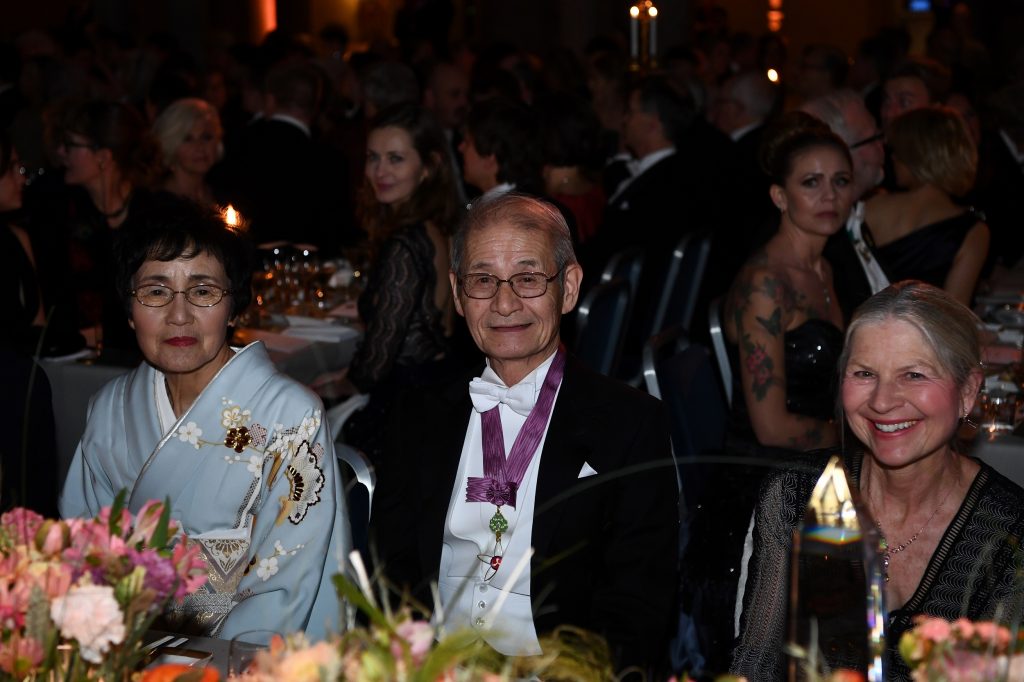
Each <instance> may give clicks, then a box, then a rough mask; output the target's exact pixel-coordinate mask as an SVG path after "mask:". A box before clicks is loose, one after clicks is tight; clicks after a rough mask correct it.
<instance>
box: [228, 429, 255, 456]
mask: <svg viewBox="0 0 1024 682" xmlns="http://www.w3.org/2000/svg"><path fill="white" fill-rule="evenodd" d="M250 443H252V436H251V435H250V434H249V429H248V428H246V427H244V426H238V427H234V428H231V429H228V433H227V435H226V436H224V445H225V446H227V447H229V448H232V449H233V450H234V451H235V452H238V453H241V452H242V451H243V450H245V448H246V447H248V445H249V444H250Z"/></svg>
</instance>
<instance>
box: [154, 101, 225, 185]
mask: <svg viewBox="0 0 1024 682" xmlns="http://www.w3.org/2000/svg"><path fill="white" fill-rule="evenodd" d="M203 119H209V120H211V121H213V123H214V125H215V126H216V128H217V135H218V137H220V136H221V135H222V134H223V130H222V128H221V125H220V115H219V114H218V113H217V109H216V107H214V106H213V105H212V104H210V103H209V102H207V101H206V100H204V99H199V98H198V97H185V98H183V99H179V100H176V101H175V102H173V103H172V104H171V105H170V106H168V107H167V108H166V109H164V110H163V111H162V112H161V113H160V115H159V116H157V118H156V120H155V121H153V135H154V136H156V139H157V142H159V143H160V151H161V155H162V156H161V158H162V160H163V164H164V167H165V168H170V167H171V163H173V161H174V156H175V154H177V153H178V147H180V146H181V143H182V142H184V141H185V138H186V137H188V134H189V133H190V132H192V126H194V125H195V124H196V121H200V120H203ZM223 151H224V150H223V148H222V147H221V144H220V142H219V141H218V144H217V158H220V156H221V154H222V153H223Z"/></svg>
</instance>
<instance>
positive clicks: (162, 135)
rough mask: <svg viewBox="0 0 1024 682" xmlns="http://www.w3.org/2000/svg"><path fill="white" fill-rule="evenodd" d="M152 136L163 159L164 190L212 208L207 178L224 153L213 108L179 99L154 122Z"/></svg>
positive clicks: (190, 98)
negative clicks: (158, 144)
mask: <svg viewBox="0 0 1024 682" xmlns="http://www.w3.org/2000/svg"><path fill="white" fill-rule="evenodd" d="M153 133H154V134H155V135H156V138H157V141H158V142H159V143H160V151H161V152H162V156H163V158H162V161H163V168H164V178H163V182H162V187H163V189H165V190H166V191H168V192H170V193H171V194H176V195H178V196H180V197H185V198H186V199H191V200H192V201H195V202H196V203H199V204H203V205H205V206H210V205H212V204H213V203H214V196H213V191H212V190H211V189H210V185H209V183H207V181H206V175H207V173H209V172H210V169H211V168H213V165H214V164H215V163H217V161H218V160H219V159H220V157H221V156H222V154H223V151H224V149H223V144H222V139H223V137H224V133H223V130H222V129H221V126H220V115H219V114H218V113H217V110H216V109H215V108H214V107H213V105H212V104H210V103H209V102H207V101H206V100H202V99H198V98H196V97H186V98H184V99H179V100H177V101H176V102H174V103H173V104H171V105H170V106H169V107H167V108H166V109H164V111H163V113H161V114H160V115H159V116H158V117H157V119H156V121H154V122H153Z"/></svg>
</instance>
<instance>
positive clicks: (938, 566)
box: [732, 452, 1024, 682]
mask: <svg viewBox="0 0 1024 682" xmlns="http://www.w3.org/2000/svg"><path fill="white" fill-rule="evenodd" d="M831 454H835V453H831V452H824V453H818V456H817V457H815V456H814V455H810V456H809V458H808V460H807V463H808V464H809V465H808V466H802V467H797V466H793V467H790V468H787V469H785V470H782V471H779V472H777V473H776V474H774V475H772V476H770V477H769V478H768V479H767V480H766V481H765V483H764V485H763V486H762V488H761V494H760V499H759V502H758V505H757V511H756V516H755V526H754V535H753V538H754V546H753V553H752V555H751V558H750V563H749V571H748V577H747V580H746V584H745V588H744V593H743V594H744V596H743V616H742V622H741V634H740V639H739V644H738V646H737V647H736V651H735V652H734V655H733V665H732V672H733V673H735V674H738V675H743V676H745V677H746V678H747V679H748V680H749V681H750V682H758V681H761V680H765V681H769V680H782V679H784V675H783V669H784V664H785V660H786V658H785V656H784V654H783V652H782V647H783V644H784V637H785V632H786V619H787V615H788V614H787V605H788V601H789V600H788V594H787V586H788V584H789V562H790V548H791V545H792V538H793V531H794V530H795V529H796V526H797V524H798V523H799V521H800V519H802V518H803V515H804V512H805V511H806V507H807V501H808V500H809V499H810V496H811V491H812V490H813V488H814V484H815V483H816V482H817V480H818V477H819V476H820V475H821V472H822V471H823V470H824V468H825V464H826V463H827V461H828V456H829V455H831ZM862 461H863V457H862V455H860V454H851V455H848V456H847V458H846V467H847V470H848V471H849V472H850V475H851V477H852V478H853V481H852V482H853V484H854V485H859V482H860V466H861V462H862ZM1022 537H1024V490H1022V489H1021V488H1020V487H1019V486H1017V485H1016V484H1014V483H1013V482H1011V481H1010V480H1009V479H1007V478H1005V477H1003V476H1002V475H1000V474H999V473H997V472H996V471H995V470H994V469H992V468H991V467H989V466H988V465H987V464H984V463H982V464H981V470H980V471H979V472H978V474H977V476H975V478H974V481H973V482H972V484H971V487H970V489H969V490H968V491H967V496H966V497H965V498H964V502H963V504H962V505H961V506H960V509H959V511H958V512H957V514H956V516H955V517H953V520H952V521H951V522H950V524H949V526H948V527H947V528H946V530H945V533H944V534H943V536H942V538H941V539H940V540H939V544H938V546H937V547H936V549H935V553H934V554H932V558H931V560H930V561H929V562H928V566H927V567H926V568H925V572H924V576H923V577H922V578H921V583H920V584H919V585H918V587H917V590H916V591H915V592H914V594H913V596H911V597H910V599H909V600H908V601H907V603H906V604H904V605H903V606H902V607H900V608H898V609H890V611H889V616H888V620H887V623H886V637H887V643H888V647H887V649H888V651H887V664H888V679H890V680H910V672H909V670H908V669H907V666H906V665H905V664H904V663H903V660H902V658H900V656H899V653H898V652H897V645H898V644H899V639H900V636H902V634H903V633H904V632H906V631H907V630H908V629H910V628H911V627H912V626H913V619H914V617H915V616H917V615H920V614H928V615H931V616H937V617H940V618H945V619H947V620H956V619H957V618H960V617H965V618H969V619H971V620H992V619H993V618H994V617H995V615H996V613H997V611H999V612H1000V613H1001V618H1002V620H1003V621H1004V622H1018V621H1019V620H1020V617H1021V610H1022V596H1024V593H1022V590H1024V585H1022V584H1021V583H1020V580H1019V578H1018V575H1017V572H1018V569H1019V565H1020V557H1019V546H1020V542H1021V538H1022ZM828 663H829V664H830V665H831V666H837V665H842V664H843V663H844V662H843V661H828Z"/></svg>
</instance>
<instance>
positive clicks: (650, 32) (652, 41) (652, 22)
mask: <svg viewBox="0 0 1024 682" xmlns="http://www.w3.org/2000/svg"><path fill="white" fill-rule="evenodd" d="M647 17H648V21H647V27H648V28H647V55H648V57H650V59H651V62H652V63H653V62H654V61H655V55H656V54H657V53H658V47H657V35H658V33H657V30H656V29H657V26H658V8H657V7H655V6H654V5H651V6H650V7H648V8H647Z"/></svg>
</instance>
